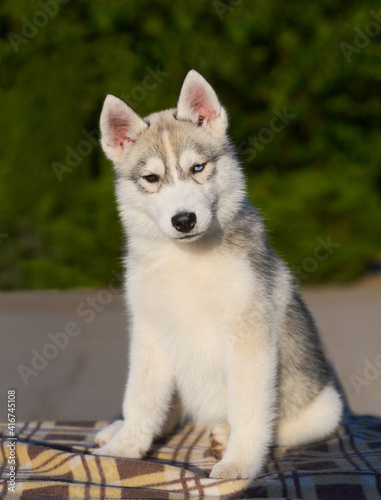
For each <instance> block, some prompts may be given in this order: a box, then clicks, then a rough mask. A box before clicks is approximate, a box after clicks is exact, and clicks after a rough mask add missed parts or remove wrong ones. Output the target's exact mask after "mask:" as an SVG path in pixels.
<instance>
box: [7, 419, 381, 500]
mask: <svg viewBox="0 0 381 500" xmlns="http://www.w3.org/2000/svg"><path fill="white" fill-rule="evenodd" d="M107 423H108V422H31V423H24V424H21V423H20V424H18V425H17V427H16V436H17V440H14V441H13V443H15V447H14V448H12V446H13V445H12V446H8V444H9V443H11V441H9V439H7V436H8V435H7V426H6V425H5V424H0V430H1V431H2V434H1V437H2V439H1V442H0V445H1V448H0V449H1V452H0V468H1V469H0V470H1V493H0V498H1V499H3V498H6V499H8V498H9V499H21V500H32V499H46V500H48V499H52V500H58V499H59V500H63V499H97V500H98V499H106V498H107V499H109V498H118V499H133V498H146V499H149V498H155V499H173V500H176V499H180V498H181V499H184V498H186V499H187V498H192V497H197V498H211V499H213V498H215V499H217V498H293V499H297V498H298V499H299V498H301V499H308V500H312V499H324V500H329V499H334V500H338V499H344V500H347V499H348V500H360V499H361V500H363V499H380V498H381V419H376V418H374V417H369V416H363V417H356V416H349V417H348V418H347V419H346V424H345V426H343V427H342V428H341V429H340V430H339V432H338V433H337V434H336V435H335V436H333V437H332V438H331V439H330V440H327V441H324V442H320V443H317V444H314V445H310V446H303V447H299V448H295V449H292V450H287V449H285V448H273V449H272V450H271V453H270V456H269V458H268V463H267V467H266V470H265V472H264V473H263V474H262V475H261V476H259V477H257V478H256V479H254V480H251V481H250V480H243V479H241V480H222V479H221V480H215V479H210V478H209V477H208V473H209V472H210V470H211V468H212V466H213V465H214V464H215V463H216V459H215V458H214V456H213V453H212V451H211V449H210V443H209V436H208V433H207V431H206V429H204V428H199V427H194V426H192V425H187V426H185V427H184V428H183V429H181V430H179V431H178V432H176V433H175V434H174V435H172V436H171V437H170V438H168V439H167V440H166V441H165V442H164V441H163V442H155V444H154V445H153V447H152V450H151V452H150V453H149V455H148V456H147V458H146V459H144V460H131V459H117V458H111V457H100V456H95V455H91V453H90V452H91V450H92V449H93V446H94V436H95V434H96V432H97V431H98V430H99V429H101V428H102V427H104V426H105V425H106V424H107ZM11 453H12V456H13V457H14V458H15V470H14V472H13V473H14V476H13V479H14V480H15V481H14V483H13V484H14V487H12V474H11V469H10V465H9V459H10V458H11ZM13 489H14V490H15V492H13V491H12V490H13Z"/></svg>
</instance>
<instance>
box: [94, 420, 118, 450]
mask: <svg viewBox="0 0 381 500" xmlns="http://www.w3.org/2000/svg"><path fill="white" fill-rule="evenodd" d="M122 427H123V420H115V422H113V423H112V424H110V425H108V426H107V427H105V428H104V429H102V430H101V431H99V432H98V433H97V434H96V436H95V442H96V444H97V445H98V446H104V445H105V444H107V443H108V442H109V441H110V440H111V439H112V438H113V437H114V436H115V434H116V433H117V432H118V431H120V429H121V428H122Z"/></svg>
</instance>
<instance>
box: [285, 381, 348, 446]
mask: <svg viewBox="0 0 381 500" xmlns="http://www.w3.org/2000/svg"><path fill="white" fill-rule="evenodd" d="M342 411H343V403H342V401H341V399H340V396H339V394H338V393H337V391H336V390H335V389H334V388H333V387H331V386H328V387H326V388H325V389H323V391H322V392H321V393H320V394H319V395H318V396H317V398H316V399H314V400H313V401H312V403H311V404H310V405H308V406H307V408H304V409H303V410H302V411H301V412H300V413H299V414H298V415H296V416H295V417H293V418H289V419H287V420H283V421H281V422H280V423H279V427H278V431H277V443H278V445H280V446H287V447H292V446H299V445H301V444H307V443H311V442H313V441H318V440H320V439H325V438H326V437H327V436H329V435H330V434H331V433H332V432H334V430H335V429H336V427H337V423H338V422H339V421H340V418H341V414H342Z"/></svg>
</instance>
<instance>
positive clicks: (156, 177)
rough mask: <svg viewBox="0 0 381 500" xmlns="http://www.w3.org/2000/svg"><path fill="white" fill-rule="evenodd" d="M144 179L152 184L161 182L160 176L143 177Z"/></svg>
mask: <svg viewBox="0 0 381 500" xmlns="http://www.w3.org/2000/svg"><path fill="white" fill-rule="evenodd" d="M143 179H145V180H146V181H147V182H149V183H150V184H153V183H154V182H159V176H158V175H155V174H150V175H143Z"/></svg>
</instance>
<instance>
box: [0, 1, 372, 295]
mask: <svg viewBox="0 0 381 500" xmlns="http://www.w3.org/2000/svg"><path fill="white" fill-rule="evenodd" d="M234 4H236V6H235V7H234V6H233V5H234ZM49 5H50V8H51V9H52V8H53V7H52V5H53V6H54V5H56V6H57V7H58V12H57V13H56V14H55V15H52V14H49V13H47V14H46V18H47V22H46V23H45V24H44V23H43V20H44V17H43V16H42V17H41V15H38V14H37V13H38V12H42V11H44V9H45V10H48V6H49ZM372 9H375V11H376V12H374V13H373V14H372V13H371V11H372ZM53 11H54V9H53ZM53 11H51V12H53ZM377 16H378V17H379V18H380V20H381V14H378V8H377V7H375V6H374V5H373V4H372V2H368V1H366V2H362V3H357V4H356V3H355V2H347V3H345V4H343V3H342V2H337V1H335V0H329V1H328V0H322V1H321V2H319V3H315V4H308V5H307V4H302V3H301V2H300V1H295V0H294V1H291V2H287V3H285V2H281V0H266V1H265V0H258V1H257V2H255V3H254V2H240V3H239V2H233V1H232V0H226V1H211V2H203V1H201V0H194V1H193V2H191V3H189V4H186V5H185V4H182V3H181V2H170V1H169V0H161V1H159V2H158V1H153V0H142V1H140V2H121V1H120V0H109V1H108V2H107V3H104V2H100V1H97V0H96V1H90V0H82V1H81V2H67V3H66V4H63V5H61V4H58V2H57V0H41V1H40V2H35V1H30V0H28V1H27V0H12V1H11V0H4V1H3V2H2V4H1V6H0V31H1V34H2V38H1V41H0V54H1V67H2V78H1V92H0V105H1V113H0V130H1V133H2V145H3V147H2V148H1V151H0V287H1V288H3V289H16V288H61V287H63V288H67V287H78V286H100V285H103V284H106V283H108V281H109V279H110V272H111V270H112V269H116V270H120V268H121V261H120V256H121V248H122V247H123V244H124V242H123V237H122V234H121V228H120V223H119V220H118V216H117V213H116V209H115V201H114V195H113V185H112V172H111V167H110V165H109V164H108V162H107V161H106V160H105V159H104V158H103V154H102V152H101V151H100V148H99V146H98V145H97V144H96V137H97V131H96V130H97V127H98V117H99V113H100V110H101V106H102V101H103V99H104V96H105V95H106V94H107V93H113V94H115V95H118V96H120V97H123V98H124V99H125V100H127V101H128V102H129V103H130V104H131V105H133V107H134V108H135V109H136V111H137V112H139V113H140V114H142V115H145V114H148V113H150V112H152V111H156V110H159V109H163V108H165V107H173V106H174V105H175V104H176V100H177V97H178V93H179V90H180V87H181V83H182V80H183V78H184V76H185V75H186V73H187V71H188V70H189V69H190V68H196V69H197V70H198V71H200V72H201V73H202V74H203V75H204V76H205V77H206V78H207V79H208V80H209V81H210V82H211V83H212V85H213V86H214V87H215V88H216V90H217V92H218V94H219V96H220V98H221V100H222V101H223V103H224V104H225V105H226V107H227V108H228V111H229V114H230V122H231V135H232V137H233V140H234V141H235V143H236V145H237V148H238V149H239V151H240V155H241V158H242V162H243V164H244V166H245V170H246V173H247V178H248V185H249V194H250V197H251V199H252V200H253V202H254V203H255V204H256V205H257V206H258V207H259V208H260V209H261V210H262V212H263V214H264V216H265V218H266V219H267V222H268V226H269V227H270V229H271V231H270V238H271V241H272V243H273V244H274V246H275V247H276V249H277V251H278V252H279V253H280V255H282V256H283V257H284V258H285V259H286V260H287V261H288V262H289V263H290V264H291V266H293V267H294V268H295V270H296V274H297V275H298V273H299V275H300V276H299V277H300V278H301V279H305V280H306V282H308V283H309V282H317V281H324V280H349V279H353V278H356V277H358V276H360V275H361V274H362V273H363V272H364V271H365V270H366V269H367V267H368V266H369V265H370V264H371V263H372V262H374V261H375V260H377V259H378V258H379V255H380V248H381V231H380V227H381V148H380V147H379V144H381V129H380V116H381V97H380V92H379V88H380V80H381V65H380V62H379V53H380V50H381V42H380V40H381V33H380V34H378V33H377V26H378V27H379V29H381V28H380V26H381V24H380V23H381V21H378V20H377ZM38 23H40V25H41V27H39V28H37V29H36V26H35V25H36V24H38ZM42 24H44V25H43V26H42ZM33 26H34V28H33ZM372 30H373V31H372ZM361 33H362V34H361ZM367 33H368V34H367ZM31 34H32V35H33V36H30V35H31ZM17 37H19V38H17ZM20 37H22V38H20ZM356 37H357V38H356ZM155 71H158V73H156V84H157V85H155V86H154V87H155V88H150V89H147V88H145V87H144V82H145V81H146V80H145V77H146V75H147V74H150V73H153V72H155ZM153 81H154V79H153V77H152V76H151V79H150V82H151V84H152V82H153ZM284 113H286V115H285V114H284ZM282 114H283V117H284V116H286V118H284V120H283V125H284V127H281V120H280V118H278V119H276V117H277V116H278V115H282ZM287 116H289V118H287ZM286 122H287V123H286ZM274 127H275V128H274ZM83 131H85V133H84V132H83ZM86 132H87V135H86ZM89 133H90V134H92V139H91V138H89V136H88V134H89ZM84 141H85V142H87V149H86V148H85V145H84ZM77 150H79V153H77V156H76V154H75V153H73V151H74V152H76V151H77ZM68 155H69V158H68ZM68 160H69V162H68ZM70 160H71V161H70ZM52 165H53V166H55V169H56V171H59V177H60V180H59V178H58V177H57V175H56V172H55V170H54V168H53V166H52ZM74 165H76V166H74ZM328 237H330V238H331V239H332V241H334V242H335V243H336V244H337V245H339V246H337V247H336V248H335V251H334V252H332V255H330V257H329V258H328V259H326V260H322V261H321V262H319V265H318V266H317V267H316V269H314V270H313V272H307V273H306V272H305V270H304V271H303V262H305V259H306V258H308V257H310V256H313V255H314V251H315V249H316V247H317V245H318V244H319V243H318V239H319V238H320V239H323V240H326V239H327V238H328ZM300 267H301V268H302V271H303V272H300V271H298V269H300ZM306 275H307V277H305V276H306Z"/></svg>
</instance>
